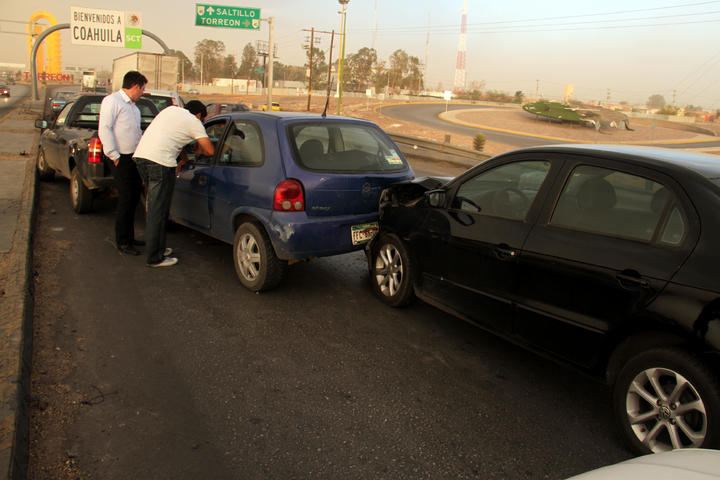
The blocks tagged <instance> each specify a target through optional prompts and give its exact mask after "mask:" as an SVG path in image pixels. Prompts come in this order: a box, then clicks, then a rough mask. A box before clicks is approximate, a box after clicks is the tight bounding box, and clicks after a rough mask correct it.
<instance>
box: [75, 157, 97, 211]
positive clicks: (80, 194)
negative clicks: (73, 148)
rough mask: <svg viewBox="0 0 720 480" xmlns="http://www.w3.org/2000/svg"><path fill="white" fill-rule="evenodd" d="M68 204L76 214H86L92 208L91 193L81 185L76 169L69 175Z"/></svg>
mask: <svg viewBox="0 0 720 480" xmlns="http://www.w3.org/2000/svg"><path fill="white" fill-rule="evenodd" d="M70 203H71V204H72V207H73V210H75V212H77V213H87V212H89V211H90V209H91V208H92V191H91V190H90V189H89V188H87V187H86V186H85V185H84V184H83V182H82V179H81V178H80V174H79V173H78V167H73V169H72V172H71V173H70Z"/></svg>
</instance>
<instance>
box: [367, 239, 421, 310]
mask: <svg viewBox="0 0 720 480" xmlns="http://www.w3.org/2000/svg"><path fill="white" fill-rule="evenodd" d="M370 265H371V269H370V281H371V282H372V286H373V290H374V291H375V294H376V295H377V296H378V297H380V299H381V300H382V301H383V302H385V303H387V304H388V305H391V306H393V307H401V306H403V305H407V304H408V303H410V301H411V300H412V299H413V280H412V278H413V277H412V275H413V274H414V272H413V268H414V266H413V264H412V261H411V260H410V256H409V255H408V251H407V248H406V247H405V244H403V242H402V240H400V239H399V238H398V237H397V236H395V235H392V234H380V237H379V238H378V239H377V240H376V242H375V244H374V245H373V248H372V253H371V258H370Z"/></svg>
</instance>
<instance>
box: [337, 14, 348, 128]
mask: <svg viewBox="0 0 720 480" xmlns="http://www.w3.org/2000/svg"><path fill="white" fill-rule="evenodd" d="M349 2H350V0H338V3H339V4H340V5H342V11H341V12H338V13H340V14H342V25H341V26H340V40H341V44H340V59H339V60H338V107H337V113H338V115H340V109H341V107H342V89H343V59H344V58H345V24H346V23H347V19H346V14H345V9H346V8H347V4H348V3H349Z"/></svg>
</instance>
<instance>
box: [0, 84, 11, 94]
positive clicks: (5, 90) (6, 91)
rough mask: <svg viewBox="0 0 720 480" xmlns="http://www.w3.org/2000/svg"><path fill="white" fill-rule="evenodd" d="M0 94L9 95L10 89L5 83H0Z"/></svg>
mask: <svg viewBox="0 0 720 480" xmlns="http://www.w3.org/2000/svg"><path fill="white" fill-rule="evenodd" d="M0 96H2V97H9V96H10V89H9V88H8V87H7V86H5V85H0Z"/></svg>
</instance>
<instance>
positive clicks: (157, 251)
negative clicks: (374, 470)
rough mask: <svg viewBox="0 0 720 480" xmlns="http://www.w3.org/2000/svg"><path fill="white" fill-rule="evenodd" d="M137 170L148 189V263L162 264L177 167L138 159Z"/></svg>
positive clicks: (146, 234)
mask: <svg viewBox="0 0 720 480" xmlns="http://www.w3.org/2000/svg"><path fill="white" fill-rule="evenodd" d="M135 162H137V169H138V172H140V176H141V177H142V179H143V182H145V186H146V187H147V217H146V222H145V223H146V225H145V242H146V243H145V245H146V247H145V248H146V253H147V263H148V264H149V265H152V264H155V263H160V262H162V260H163V252H165V238H166V237H165V227H166V226H167V221H168V214H169V213H170V201H171V200H172V194H173V189H174V188H175V171H176V168H175V167H165V166H163V165H160V164H159V163H155V162H153V161H150V160H147V159H144V158H136V159H135Z"/></svg>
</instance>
